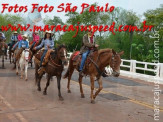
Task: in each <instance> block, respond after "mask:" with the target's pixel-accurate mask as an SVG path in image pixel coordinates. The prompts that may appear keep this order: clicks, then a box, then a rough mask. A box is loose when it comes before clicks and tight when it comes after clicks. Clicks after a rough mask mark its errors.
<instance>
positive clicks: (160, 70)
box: [159, 63, 163, 79]
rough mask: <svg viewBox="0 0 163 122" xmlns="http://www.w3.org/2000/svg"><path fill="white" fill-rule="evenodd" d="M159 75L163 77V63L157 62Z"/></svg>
mask: <svg viewBox="0 0 163 122" xmlns="http://www.w3.org/2000/svg"><path fill="white" fill-rule="evenodd" d="M159 67H160V68H159V76H160V78H162V79H163V63H159Z"/></svg>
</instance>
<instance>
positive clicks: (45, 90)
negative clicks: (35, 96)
mask: <svg viewBox="0 0 163 122" xmlns="http://www.w3.org/2000/svg"><path fill="white" fill-rule="evenodd" d="M50 79H51V76H50V75H48V76H47V82H46V87H45V89H44V91H43V95H47V88H48V86H49V85H50Z"/></svg>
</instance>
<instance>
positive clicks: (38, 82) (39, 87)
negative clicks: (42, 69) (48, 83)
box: [37, 74, 43, 91]
mask: <svg viewBox="0 0 163 122" xmlns="http://www.w3.org/2000/svg"><path fill="white" fill-rule="evenodd" d="M42 76H43V74H41V76H38V78H37V86H38V89H37V90H38V91H41V86H40V84H41V79H42Z"/></svg>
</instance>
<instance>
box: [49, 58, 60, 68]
mask: <svg viewBox="0 0 163 122" xmlns="http://www.w3.org/2000/svg"><path fill="white" fill-rule="evenodd" d="M50 59H51V62H52V63H53V64H54V65H55V66H57V67H61V66H62V65H59V64H56V63H55V62H54V61H53V59H52V57H51V56H50Z"/></svg>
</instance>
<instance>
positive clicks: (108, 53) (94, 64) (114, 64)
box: [64, 49, 123, 103]
mask: <svg viewBox="0 0 163 122" xmlns="http://www.w3.org/2000/svg"><path fill="white" fill-rule="evenodd" d="M75 54H76V52H74V53H73V54H72V56H71V57H70V61H69V67H68V69H67V72H66V74H65V75H64V78H67V77H68V84H67V88H68V93H70V92H71V91H70V80H71V76H72V74H73V72H74V69H76V70H78V71H79V65H80V61H75V60H74V55H75ZM122 54H123V51H122V52H120V53H116V52H115V51H114V50H112V49H101V50H98V51H94V52H93V55H92V56H88V58H87V61H86V64H85V68H84V70H83V73H84V74H85V75H89V76H90V82H91V103H95V101H94V100H95V98H96V96H97V95H98V94H99V92H100V91H101V90H102V88H103V86H102V78H101V75H102V73H103V72H104V71H105V67H106V66H108V65H110V67H111V68H112V69H113V76H115V77H118V76H119V74H120V63H121V58H120V56H121V55H122ZM76 62H78V63H76ZM95 77H96V78H97V81H98V85H99V88H98V90H97V91H96V92H95V94H93V92H94V82H95ZM82 78H83V76H82V75H79V85H80V92H81V97H82V98H84V93H83V88H82Z"/></svg>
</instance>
